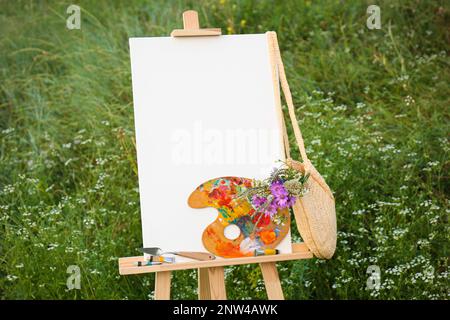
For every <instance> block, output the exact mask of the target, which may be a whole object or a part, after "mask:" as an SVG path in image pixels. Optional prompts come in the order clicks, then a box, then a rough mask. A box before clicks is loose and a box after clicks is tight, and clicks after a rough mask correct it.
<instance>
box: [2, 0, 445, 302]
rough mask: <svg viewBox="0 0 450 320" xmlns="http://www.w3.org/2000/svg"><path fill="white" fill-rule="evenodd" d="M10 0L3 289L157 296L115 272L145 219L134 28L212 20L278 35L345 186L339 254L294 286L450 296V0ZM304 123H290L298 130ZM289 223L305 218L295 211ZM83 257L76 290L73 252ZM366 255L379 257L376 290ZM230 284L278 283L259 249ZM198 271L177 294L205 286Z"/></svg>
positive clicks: (295, 290) (322, 155)
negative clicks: (78, 21)
mask: <svg viewBox="0 0 450 320" xmlns="http://www.w3.org/2000/svg"><path fill="white" fill-rule="evenodd" d="M77 3H78V4H79V5H80V6H81V7H82V12H81V15H82V25H81V30H72V31H69V30H67V29H66V27H65V20H66V17H67V14H66V8H67V6H68V5H69V4H70V2H67V1H39V2H38V1H0V298H2V299H23V298H38V299H53V298H54V299H148V298H149V297H150V298H151V297H152V296H153V292H152V289H153V282H154V275H152V274H149V275H139V276H127V277H125V276H119V274H118V268H117V257H121V256H129V255H134V254H137V253H138V251H137V249H136V248H139V247H140V246H141V224H140V213H139V194H138V189H137V188H138V180H137V175H136V172H137V168H136V159H135V149H134V143H133V139H134V138H133V137H134V124H133V108H132V94H131V76H130V62H129V52H128V38H129V37H131V36H163V35H167V34H169V33H170V31H171V30H172V29H174V28H179V27H180V25H181V12H182V11H183V10H185V9H188V8H194V9H197V10H198V11H199V13H200V20H201V23H202V24H203V25H205V26H211V27H222V29H223V30H228V31H229V32H232V33H257V32H258V33H260V32H265V31H266V30H275V31H277V32H278V34H279V40H280V44H281V50H282V54H283V58H284V61H285V65H286V68H287V75H288V79H289V81H290V85H291V89H292V91H293V96H294V101H295V104H296V110H297V115H298V118H299V119H301V120H300V122H301V127H302V129H303V133H304V137H305V141H306V145H307V147H308V151H309V154H310V157H311V158H312V161H313V163H314V164H315V165H316V167H317V168H318V169H319V171H320V172H321V173H323V175H324V176H325V177H326V179H327V182H328V183H329V185H330V186H331V188H332V189H333V190H334V191H335V196H336V211H337V219H338V230H339V234H338V247H337V251H336V254H335V256H334V258H333V259H332V260H330V261H321V260H316V259H313V260H309V261H294V262H287V263H280V265H279V269H280V274H281V278H282V285H283V289H284V291H285V295H286V297H287V298H289V299H354V298H358V299H376V298H387V299H430V298H434V299H435V298H440V299H447V298H448V295H449V285H448V278H449V273H448V272H449V267H448V257H449V250H448V245H449V234H450V233H449V227H448V214H449V206H448V194H449V183H448V169H449V161H448V154H449V150H450V144H449V140H448V137H449V126H448V123H449V96H450V95H449V93H450V92H449V91H450V90H449V80H450V72H449V70H450V69H449V58H448V50H449V45H448V44H449V41H450V34H449V29H448V25H449V24H450V11H449V10H450V8H449V6H448V3H446V2H445V1H378V5H379V6H380V7H381V19H382V29H381V30H369V29H367V27H366V19H367V14H366V9H367V6H368V5H370V4H373V3H372V2H371V1H360V2H355V1H277V2H276V4H275V5H274V4H273V3H272V1H249V0H248V1H239V2H238V1H220V2H219V1H195V2H194V1H153V0H152V1H120V2H116V1H114V2H113V1H79V2H77ZM291 138H293V135H292V134H291ZM293 227H294V228H293V229H294V230H293V234H294V238H295V239H298V237H299V236H298V232H297V231H296V229H295V225H294V224H293ZM69 265H78V266H79V267H80V269H81V275H82V279H81V290H71V291H70V290H67V288H66V279H67V277H68V274H67V273H66V269H67V267H68V266H69ZM369 265H378V266H379V267H380V269H381V287H380V289H379V290H367V289H366V281H367V278H368V274H367V273H366V270H367V268H368V266H369ZM226 274H227V290H228V296H229V298H237V299H242V298H266V294H265V291H264V284H263V282H262V278H261V274H260V271H259V269H258V268H257V266H254V265H248V266H239V267H230V268H228V269H227V271H226ZM196 285H197V278H196V274H195V272H194V271H180V272H175V273H174V279H173V287H172V288H173V291H172V292H173V298H178V299H180V298H195V297H196Z"/></svg>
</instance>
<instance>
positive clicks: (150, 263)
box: [135, 261, 162, 267]
mask: <svg viewBox="0 0 450 320" xmlns="http://www.w3.org/2000/svg"><path fill="white" fill-rule="evenodd" d="M159 264H162V262H154V261H137V262H135V266H137V267H145V266H155V265H159Z"/></svg>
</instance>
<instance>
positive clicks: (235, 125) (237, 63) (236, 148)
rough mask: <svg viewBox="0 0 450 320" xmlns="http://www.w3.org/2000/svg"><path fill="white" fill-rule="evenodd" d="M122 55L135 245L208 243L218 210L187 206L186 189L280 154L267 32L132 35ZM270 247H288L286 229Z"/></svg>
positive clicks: (261, 171) (255, 170)
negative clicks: (138, 221) (137, 218)
mask: <svg viewBox="0 0 450 320" xmlns="http://www.w3.org/2000/svg"><path fill="white" fill-rule="evenodd" d="M130 55H131V69H132V83H133V99H134V115H135V127H136V142H137V160H138V170H139V190H140V200H141V216H142V231H143V245H144V247H160V248H162V249H163V250H164V251H176V250H178V251H181V250H183V251H206V249H205V248H204V246H203V244H202V240H201V239H202V233H203V230H204V229H205V228H206V227H207V225H209V224H210V223H212V222H213V221H214V220H215V219H216V218H217V215H218V212H217V211H216V209H214V208H205V209H193V208H190V207H189V206H188V205H187V199H188V197H189V195H190V194H191V192H192V191H194V189H195V188H196V187H197V186H199V185H200V184H201V183H203V182H205V181H207V180H210V179H212V178H216V177H221V176H238V177H247V178H265V177H267V176H268V175H269V174H270V171H271V169H272V168H273V167H274V166H275V165H276V161H277V160H279V159H282V146H281V139H280V128H279V126H278V115H277V111H276V105H275V95H274V90H273V80H272V73H271V72H272V71H271V64H270V60H269V48H268V40H267V37H266V35H265V34H255V35H227V36H219V37H189V38H172V37H158V38H131V39H130ZM278 249H279V250H280V251H281V252H282V253H289V252H291V237H290V233H289V234H288V235H287V236H286V238H285V239H284V240H283V241H282V243H281V244H280V245H279V246H278Z"/></svg>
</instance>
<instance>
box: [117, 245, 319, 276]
mask: <svg viewBox="0 0 450 320" xmlns="http://www.w3.org/2000/svg"><path fill="white" fill-rule="evenodd" d="M312 257H313V254H312V253H311V251H309V249H308V247H307V246H306V244H305V243H303V242H302V243H293V244H292V253H287V254H277V255H271V256H259V257H245V258H230V259H216V260H210V261H194V260H193V261H189V262H180V263H173V264H161V265H155V266H145V267H137V266H135V263H136V262H137V261H142V256H136V257H125V258H119V273H120V274H121V275H131V274H141V273H151V272H161V271H175V270H186V269H198V268H211V267H225V266H233V265H240V264H249V263H264V262H278V261H289V260H299V259H311V258H312Z"/></svg>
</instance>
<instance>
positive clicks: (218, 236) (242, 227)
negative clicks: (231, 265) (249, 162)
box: [188, 177, 290, 258]
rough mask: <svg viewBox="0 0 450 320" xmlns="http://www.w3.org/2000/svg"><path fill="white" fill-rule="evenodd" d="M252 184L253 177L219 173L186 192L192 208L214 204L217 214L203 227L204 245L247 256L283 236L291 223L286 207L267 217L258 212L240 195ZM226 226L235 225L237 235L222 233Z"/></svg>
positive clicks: (219, 253)
mask: <svg viewBox="0 0 450 320" xmlns="http://www.w3.org/2000/svg"><path fill="white" fill-rule="evenodd" d="M252 186H253V180H252V179H247V178H239V177H221V178H216V179H212V180H209V181H206V182H204V183H203V184H201V185H200V186H199V187H197V188H196V189H195V191H194V192H192V194H191V195H190V196H189V199H188V204H189V206H190V207H192V208H205V207H212V208H216V209H217V212H218V215H217V218H216V220H214V222H213V223H211V224H210V225H208V226H207V228H206V229H205V230H204V231H203V235H202V242H203V245H204V246H205V248H206V249H207V250H208V251H209V252H211V253H213V254H215V255H217V256H220V257H224V258H236V257H248V256H253V255H254V254H255V250H265V249H273V248H275V247H276V246H277V245H278V244H279V243H280V242H281V240H283V238H284V237H285V236H286V234H287V233H288V231H289V226H290V216H289V210H288V209H283V210H278V212H277V213H276V214H275V215H274V216H273V217H270V216H268V215H265V214H264V213H261V212H258V211H257V210H255V209H254V208H253V206H252V204H251V203H250V202H249V201H248V200H247V198H245V197H239V196H238V195H239V194H241V193H242V192H243V191H245V189H247V188H250V187H252ZM229 226H237V227H238V228H239V231H240V232H239V235H238V236H237V237H235V238H233V239H229V238H227V237H226V236H225V230H226V228H227V227H229Z"/></svg>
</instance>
